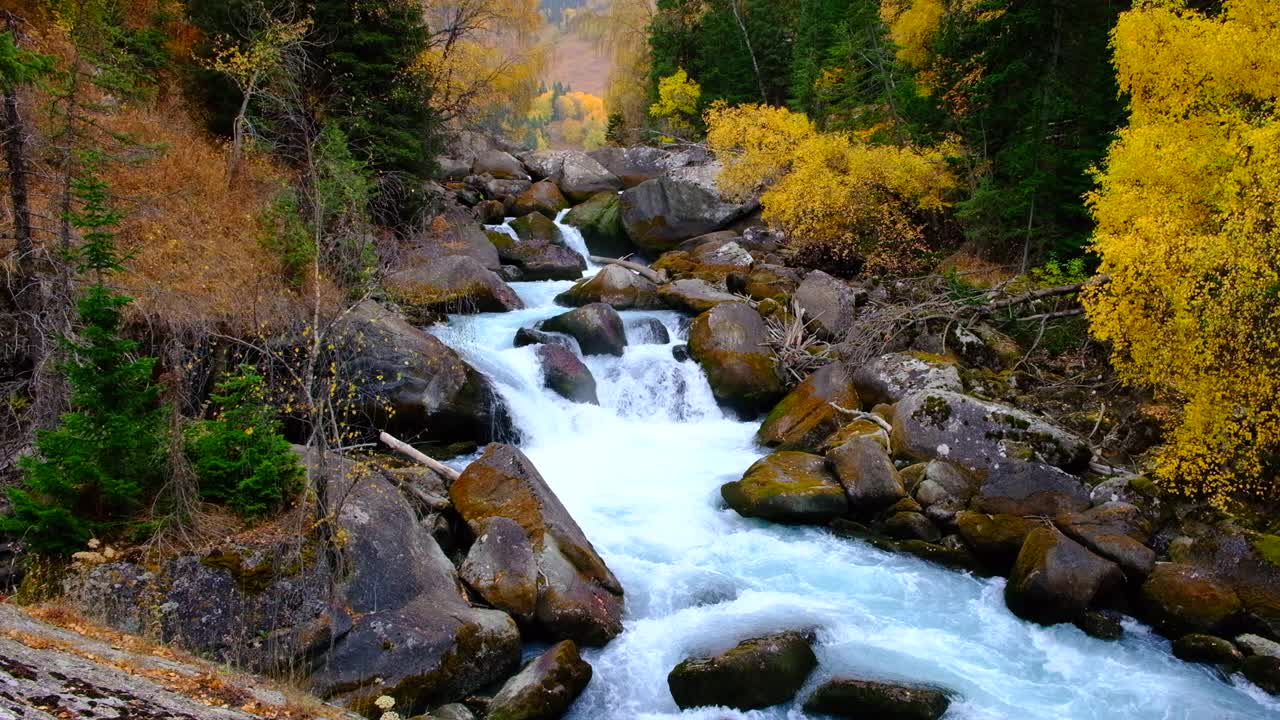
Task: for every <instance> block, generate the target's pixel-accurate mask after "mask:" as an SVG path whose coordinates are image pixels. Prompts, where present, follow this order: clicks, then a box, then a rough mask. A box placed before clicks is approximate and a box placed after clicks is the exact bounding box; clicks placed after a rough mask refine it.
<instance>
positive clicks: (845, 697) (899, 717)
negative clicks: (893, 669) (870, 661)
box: [804, 678, 951, 720]
mask: <svg viewBox="0 0 1280 720" xmlns="http://www.w3.org/2000/svg"><path fill="white" fill-rule="evenodd" d="M950 705H951V700H950V698H948V697H947V692H946V691H945V690H940V689H938V688H932V687H925V686H921V685H899V684H896V683H886V682H877V681H874V680H860V679H857V678H833V679H831V680H828V681H827V682H825V683H823V684H822V685H821V686H819V687H818V689H817V690H816V691H814V693H813V695H811V696H809V699H808V700H806V701H805V703H804V711H805V712H806V713H812V714H814V715H830V716H831V717H837V718H850V720H938V718H940V717H942V716H943V715H944V714H946V712H947V708H948V707H949V706H950Z"/></svg>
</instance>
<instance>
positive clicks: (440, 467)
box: [378, 432, 462, 483]
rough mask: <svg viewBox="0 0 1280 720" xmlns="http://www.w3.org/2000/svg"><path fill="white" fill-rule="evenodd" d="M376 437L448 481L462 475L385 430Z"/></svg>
mask: <svg viewBox="0 0 1280 720" xmlns="http://www.w3.org/2000/svg"><path fill="white" fill-rule="evenodd" d="M378 439H379V440H381V441H382V444H383V445H386V446H387V447H389V448H391V449H392V450H395V451H396V452H398V453H400V454H401V455H404V456H405V457H407V458H409V459H410V460H414V461H416V462H419V463H421V464H423V465H425V466H427V469H429V470H431V471H432V472H434V473H436V474H437V475H441V476H443V477H444V479H445V480H447V481H449V482H450V483H452V482H454V481H455V480H457V479H458V477H459V476H461V475H462V473H460V472H458V471H457V470H454V469H453V468H451V467H449V466H448V465H445V464H444V463H442V462H440V461H439V460H436V459H435V458H431V457H427V456H426V455H424V454H423V453H422V452H421V451H419V450H417V449H416V448H414V447H413V446H412V445H410V444H409V443H407V442H404V441H403V440H399V439H397V438H395V437H393V436H392V435H391V434H389V433H385V432H384V433H382V434H381V435H379V436H378Z"/></svg>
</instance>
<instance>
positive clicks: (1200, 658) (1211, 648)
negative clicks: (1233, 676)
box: [1173, 633, 1244, 668]
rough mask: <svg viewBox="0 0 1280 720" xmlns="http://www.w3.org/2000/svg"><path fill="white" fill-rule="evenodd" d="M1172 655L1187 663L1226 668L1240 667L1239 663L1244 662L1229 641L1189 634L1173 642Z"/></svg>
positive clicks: (1210, 636) (1242, 657)
mask: <svg viewBox="0 0 1280 720" xmlns="http://www.w3.org/2000/svg"><path fill="white" fill-rule="evenodd" d="M1173 655H1174V657H1176V658H1178V659H1180V660H1185V661H1187V662H1193V663H1204V664H1206V665H1219V666H1225V667H1227V668H1237V667H1240V663H1241V662H1243V661H1244V655H1242V654H1241V653H1240V651H1239V650H1237V649H1236V646H1235V645H1232V644H1231V641H1229V640H1223V639H1222V638H1220V637H1214V636H1213V635H1204V634H1200V633H1190V634H1187V635H1183V636H1182V637H1180V638H1178V639H1177V640H1175V641H1174V643H1173Z"/></svg>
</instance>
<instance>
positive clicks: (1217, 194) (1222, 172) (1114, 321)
mask: <svg viewBox="0 0 1280 720" xmlns="http://www.w3.org/2000/svg"><path fill="white" fill-rule="evenodd" d="M1114 44H1115V63H1116V69H1117V71H1118V76H1119V82H1120V86H1121V88H1122V89H1123V90H1124V91H1125V92H1127V93H1128V94H1129V95H1130V97H1131V111H1130V115H1129V126H1128V127H1127V128H1125V129H1123V130H1122V131H1121V132H1120V139H1119V141H1118V142H1117V143H1116V144H1115V145H1114V146H1113V147H1112V148H1111V151H1110V153H1109V155H1108V157H1107V161H1106V165H1105V168H1104V169H1103V170H1102V171H1101V172H1100V173H1099V175H1098V181H1099V188H1098V190H1096V191H1095V192H1094V193H1092V194H1091V195H1090V198H1089V202H1090V208H1091V209H1092V211H1093V214H1094V217H1095V218H1096V220H1097V223H1098V231H1097V234H1096V236H1095V240H1094V245H1093V247H1094V249H1095V251H1096V252H1097V253H1098V254H1099V255H1100V256H1101V258H1102V267H1101V270H1102V272H1105V273H1108V274H1110V276H1111V281H1110V283H1109V284H1108V285H1106V286H1105V287H1104V288H1102V289H1099V290H1098V291H1096V292H1095V293H1093V294H1092V295H1090V296H1089V297H1088V298H1087V307H1088V311H1089V317H1090V320H1091V321H1092V327H1093V332H1094V334H1095V335H1096V336H1098V337H1099V338H1101V339H1103V340H1106V341H1108V342H1110V343H1111V346H1112V349H1113V353H1114V354H1113V362H1114V364H1115V366H1116V368H1117V369H1118V370H1119V371H1120V372H1121V373H1122V375H1123V376H1124V377H1125V378H1127V379H1128V380H1130V381H1132V382H1135V383H1137V384H1140V385H1145V386H1149V387H1152V388H1155V389H1156V390H1158V391H1160V393H1161V394H1162V396H1164V397H1165V398H1167V399H1168V400H1170V401H1171V402H1173V403H1175V404H1176V405H1177V406H1179V407H1180V409H1181V414H1180V416H1179V419H1178V420H1177V422H1176V423H1175V425H1174V427H1173V432H1172V436H1171V438H1170V440H1171V442H1170V443H1169V444H1168V445H1167V447H1166V448H1165V449H1164V450H1163V452H1162V453H1161V454H1160V455H1159V458H1158V460H1159V465H1158V473H1159V477H1160V478H1162V479H1163V481H1164V482H1165V484H1166V487H1169V488H1171V489H1174V490H1177V491H1181V492H1184V493H1188V494H1207V495H1210V496H1212V497H1216V498H1217V499H1218V500H1221V499H1222V498H1224V497H1225V496H1227V495H1229V494H1231V493H1233V492H1236V491H1250V492H1255V493H1266V494H1270V495H1271V496H1272V497H1275V493H1276V491H1277V489H1280V488H1278V486H1277V481H1276V478H1277V471H1278V470H1280V465H1278V464H1277V461H1276V459H1277V457H1280V400H1278V399H1280V231H1278V230H1277V225H1276V221H1275V220H1276V216H1277V212H1280V109H1278V108H1280V105H1278V103H1280V6H1277V4H1276V3H1274V2H1271V1H1270V0H1227V2H1225V3H1224V4H1223V10H1222V13H1221V14H1219V15H1205V14H1202V13H1200V12H1195V11H1190V10H1184V9H1182V7H1181V5H1180V3H1176V2H1173V3H1151V4H1147V5H1145V6H1143V7H1141V8H1139V9H1135V10H1133V11H1130V12H1127V13H1125V14H1124V15H1123V16H1121V18H1120V21H1119V24H1118V25H1117V27H1116V31H1115V35H1114Z"/></svg>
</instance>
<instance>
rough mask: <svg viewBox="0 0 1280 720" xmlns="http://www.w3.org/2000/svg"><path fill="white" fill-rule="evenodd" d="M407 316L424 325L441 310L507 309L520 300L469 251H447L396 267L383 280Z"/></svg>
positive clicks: (516, 307)
mask: <svg viewBox="0 0 1280 720" xmlns="http://www.w3.org/2000/svg"><path fill="white" fill-rule="evenodd" d="M383 285H384V286H385V288H386V290H387V295H388V296H390V298H391V299H392V300H394V301H395V302H396V303H397V304H398V305H400V307H401V309H402V310H404V312H405V313H406V315H408V317H409V319H410V320H413V321H414V322H416V323H418V324H421V325H426V324H430V323H432V322H434V321H435V320H437V319H439V318H440V317H441V316H442V315H445V314H451V313H453V314H468V313H486V312H509V311H511V310H521V309H523V308H524V302H523V301H521V300H520V297H519V296H518V295H516V293H515V291H514V290H512V289H511V288H510V287H509V286H508V285H507V284H506V283H505V282H503V281H502V278H500V277H498V276H497V274H495V273H494V272H492V271H491V270H488V269H486V268H485V267H484V265H482V264H481V263H480V261H478V260H476V259H475V258H473V257H471V256H469V255H451V256H448V257H443V258H440V259H438V260H435V261H432V262H429V263H425V264H422V265H418V266H414V267H411V268H407V269H404V270H399V271H397V272H394V273H392V274H391V275H390V276H388V277H387V279H386V281H385V282H384V283H383Z"/></svg>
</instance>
